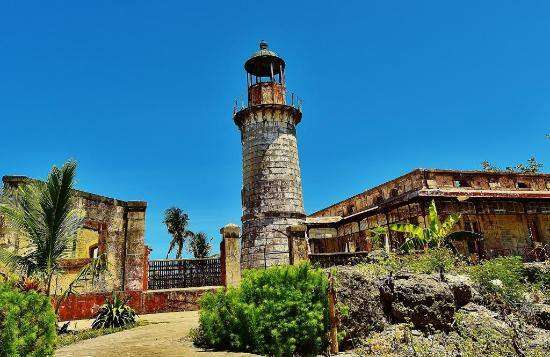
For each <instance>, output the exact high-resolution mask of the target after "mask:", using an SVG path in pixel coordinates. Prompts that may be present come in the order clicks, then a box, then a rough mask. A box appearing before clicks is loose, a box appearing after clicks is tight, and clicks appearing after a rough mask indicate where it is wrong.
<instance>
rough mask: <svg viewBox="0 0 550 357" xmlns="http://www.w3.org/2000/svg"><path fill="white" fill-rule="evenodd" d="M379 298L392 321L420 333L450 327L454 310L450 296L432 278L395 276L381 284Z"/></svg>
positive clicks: (445, 287)
mask: <svg viewBox="0 0 550 357" xmlns="http://www.w3.org/2000/svg"><path fill="white" fill-rule="evenodd" d="M392 285H393V286H392ZM382 296H383V297H384V300H385V301H386V303H388V304H389V311H390V313H391V317H392V320H393V321H394V322H410V323H412V324H413V325H414V327H415V328H417V329H420V330H433V329H437V330H449V329H450V328H451V325H452V323H453V316H454V313H455V311H456V308H455V299H454V296H453V293H452V291H451V289H449V286H448V285H447V284H445V283H442V282H440V281H438V280H436V279H434V278H433V277H430V276H427V275H399V276H396V277H395V278H394V279H393V280H392V281H390V280H387V281H386V282H385V283H384V286H383V287H382Z"/></svg>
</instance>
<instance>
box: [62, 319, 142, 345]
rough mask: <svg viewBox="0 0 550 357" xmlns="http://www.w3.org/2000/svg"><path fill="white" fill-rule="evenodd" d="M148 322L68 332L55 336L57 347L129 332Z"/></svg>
mask: <svg viewBox="0 0 550 357" xmlns="http://www.w3.org/2000/svg"><path fill="white" fill-rule="evenodd" d="M150 323H151V322H149V321H138V322H136V323H133V324H130V325H127V326H124V327H111V328H101V329H87V330H82V331H74V332H69V333H67V334H63V335H59V336H57V344H56V345H57V347H58V348H59V347H64V346H68V345H72V344H73V343H76V342H79V341H84V340H89V339H91V338H96V337H99V336H103V335H110V334H112V333H115V332H120V331H124V330H129V329H132V328H134V327H139V326H145V325H149V324H150Z"/></svg>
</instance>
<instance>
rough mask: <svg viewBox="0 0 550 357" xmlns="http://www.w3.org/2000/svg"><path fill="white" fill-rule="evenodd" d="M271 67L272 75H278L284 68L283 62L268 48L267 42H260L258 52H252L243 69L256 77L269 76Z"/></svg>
mask: <svg viewBox="0 0 550 357" xmlns="http://www.w3.org/2000/svg"><path fill="white" fill-rule="evenodd" d="M272 65H273V75H276V74H279V73H280V72H281V70H284V68H285V61H284V60H283V59H282V58H281V57H279V56H278V55H277V54H276V53H275V52H273V51H271V50H270V49H269V48H268V44H267V42H264V41H262V42H260V50H259V51H257V52H254V53H253V54H252V56H250V58H249V59H248V60H247V61H246V63H245V64H244V69H245V70H246V71H247V72H248V73H250V74H252V75H254V76H258V77H269V76H271V66H272Z"/></svg>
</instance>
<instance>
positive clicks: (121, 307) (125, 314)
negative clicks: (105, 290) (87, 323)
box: [92, 294, 136, 329]
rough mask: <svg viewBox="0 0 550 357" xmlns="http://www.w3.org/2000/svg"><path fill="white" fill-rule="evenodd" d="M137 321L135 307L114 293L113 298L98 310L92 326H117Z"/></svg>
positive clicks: (97, 327) (96, 327) (95, 327)
mask: <svg viewBox="0 0 550 357" xmlns="http://www.w3.org/2000/svg"><path fill="white" fill-rule="evenodd" d="M135 322H136V313H135V311H134V309H132V308H131V307H130V306H128V305H126V302H125V301H123V300H122V299H121V298H119V297H118V296H117V295H116V294H113V299H112V300H110V301H107V302H106V303H105V304H103V306H101V308H100V309H99V311H98V312H97V315H96V318H95V321H94V322H93V323H92V328H94V329H99V328H117V327H124V326H127V325H130V324H134V323H135Z"/></svg>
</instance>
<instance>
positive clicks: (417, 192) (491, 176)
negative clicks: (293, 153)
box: [307, 169, 550, 257]
mask: <svg viewBox="0 0 550 357" xmlns="http://www.w3.org/2000/svg"><path fill="white" fill-rule="evenodd" d="M432 200H434V201H435V203H436V206H437V209H438V213H439V215H440V216H441V217H444V216H447V215H448V214H450V213H460V214H461V220H460V222H459V223H458V225H457V228H456V229H457V230H458V229H460V230H466V231H474V232H477V233H481V234H482V235H483V237H484V240H483V241H481V242H477V243H476V242H469V243H468V244H466V243H462V245H461V246H460V247H459V248H460V250H461V251H462V253H464V254H468V253H476V254H478V255H480V256H487V257H490V256H496V255H510V254H518V255H523V256H528V255H529V252H531V251H532V250H533V248H534V247H536V246H537V245H539V246H540V245H545V244H549V243H550V174H518V173H509V172H482V171H457V170H425V169H418V170H414V171H412V172H410V173H408V174H406V175H403V176H401V177H398V178H396V179H394V180H391V181H388V182H386V183H383V184H381V185H380V186H377V187H374V188H372V189H369V190H366V191H365V192H362V193H360V194H358V195H355V196H353V197H350V198H347V199H345V200H343V201H341V202H339V203H336V204H334V205H332V206H330V207H327V208H324V209H322V210H320V211H317V212H315V213H313V214H312V215H311V216H309V217H308V218H307V228H308V229H307V230H308V237H309V249H310V253H313V254H323V253H333V252H359V251H368V250H370V249H371V248H372V247H371V243H370V239H369V237H370V236H371V233H370V229H372V228H375V227H389V225H391V224H392V223H405V222H408V223H413V224H419V225H424V222H425V217H426V215H427V211H428V205H429V204H430V202H431V201H432ZM389 235H390V237H389V238H390V243H391V246H392V248H397V247H399V246H400V245H401V244H402V243H403V242H404V236H403V233H398V232H393V231H391V230H389Z"/></svg>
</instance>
